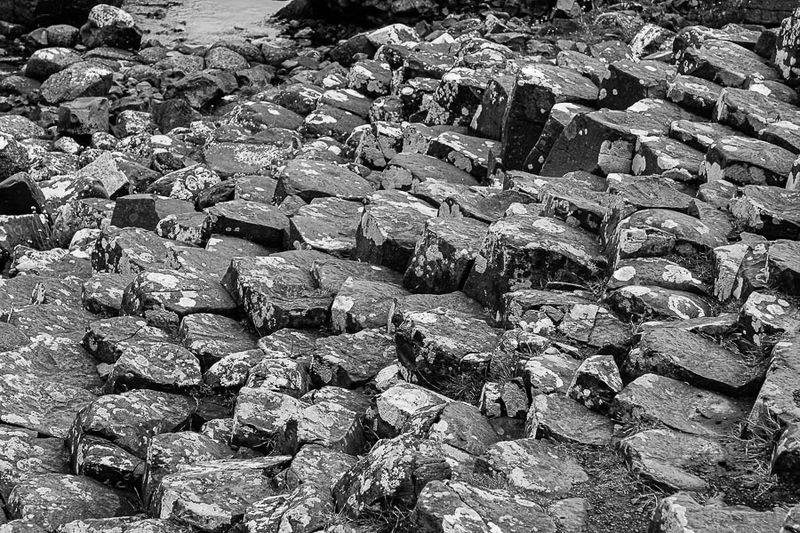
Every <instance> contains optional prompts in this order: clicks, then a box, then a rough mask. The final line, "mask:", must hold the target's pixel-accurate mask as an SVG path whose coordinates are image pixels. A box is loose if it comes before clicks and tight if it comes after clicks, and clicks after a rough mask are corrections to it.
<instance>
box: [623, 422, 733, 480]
mask: <svg viewBox="0 0 800 533" xmlns="http://www.w3.org/2000/svg"><path fill="white" fill-rule="evenodd" d="M619 453H620V454H621V455H622V457H624V458H625V462H626V463H627V465H628V468H629V469H630V470H631V471H632V472H634V473H636V474H637V475H639V476H642V477H644V478H645V479H647V480H648V481H650V482H652V483H655V484H657V485H659V486H662V487H666V488H667V489H669V490H697V491H701V490H705V489H706V488H707V487H708V484H707V483H706V482H705V481H704V480H703V478H702V476H701V475H698V473H699V474H702V473H703V471H705V472H706V473H709V474H712V473H716V472H717V471H718V470H719V469H720V468H722V466H721V465H722V464H723V463H724V461H725V460H726V454H725V451H724V449H723V448H722V446H721V445H720V444H719V443H717V442H715V441H713V440H709V439H705V438H703V437H698V436H696V435H688V434H686V433H681V432H679V431H673V430H671V429H648V430H645V431H642V432H640V433H637V434H635V435H631V436H630V437H625V438H624V439H622V440H621V441H620V444H619Z"/></svg>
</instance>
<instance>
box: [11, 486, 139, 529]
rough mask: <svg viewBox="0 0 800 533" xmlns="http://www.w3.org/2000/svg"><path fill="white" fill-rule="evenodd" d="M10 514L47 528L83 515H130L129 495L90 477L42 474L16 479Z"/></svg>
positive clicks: (132, 508)
mask: <svg viewBox="0 0 800 533" xmlns="http://www.w3.org/2000/svg"><path fill="white" fill-rule="evenodd" d="M8 510H9V514H10V515H11V517H12V518H23V517H24V518H26V519H29V520H31V521H33V522H35V523H38V524H41V526H42V527H44V528H45V529H46V530H48V531H55V530H57V529H58V528H59V527H60V526H62V525H64V524H66V523H68V522H72V521H73V520H77V519H82V518H106V517H112V516H124V515H130V514H133V513H134V512H135V507H134V504H133V502H132V500H131V499H130V498H128V497H127V496H126V495H124V494H123V493H120V492H118V491H115V490H114V489H111V488H109V487H107V486H105V485H103V484H101V483H99V482H97V481H95V480H93V479H89V478H86V477H81V476H71V475H66V474H41V475H38V476H32V477H31V478H29V479H27V480H25V481H23V482H22V483H19V484H18V485H17V486H16V487H15V488H14V490H13V491H12V492H11V495H10V496H9V499H8Z"/></svg>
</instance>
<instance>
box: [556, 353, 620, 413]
mask: <svg viewBox="0 0 800 533" xmlns="http://www.w3.org/2000/svg"><path fill="white" fill-rule="evenodd" d="M621 390H622V378H621V377H620V374H619V369H618V368H617V364H616V363H615V362H614V358H613V357H611V356H609V355H593V356H591V357H587V358H586V359H584V360H583V362H582V363H581V364H580V366H579V367H578V369H577V370H576V371H575V375H574V376H573V378H572V382H571V383H570V385H569V389H568V390H567V395H568V396H570V397H571V398H573V399H575V400H577V401H579V402H580V403H582V404H584V405H585V406H586V407H588V408H590V409H594V410H595V411H599V412H601V413H606V412H608V410H609V408H610V406H611V403H612V402H613V400H614V396H616V394H617V393H618V392H619V391H621Z"/></svg>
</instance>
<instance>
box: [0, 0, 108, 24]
mask: <svg viewBox="0 0 800 533" xmlns="http://www.w3.org/2000/svg"><path fill="white" fill-rule="evenodd" d="M101 3H102V4H111V5H114V6H120V5H122V0H0V20H5V21H9V22H17V23H20V24H25V25H29V26H32V27H36V26H37V25H38V26H47V25H48V24H74V25H76V26H77V25H79V24H83V23H84V22H86V17H87V15H88V14H89V11H90V10H91V9H92V7H94V6H96V5H97V4H101Z"/></svg>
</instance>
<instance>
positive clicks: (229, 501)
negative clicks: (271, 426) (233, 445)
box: [153, 456, 291, 532]
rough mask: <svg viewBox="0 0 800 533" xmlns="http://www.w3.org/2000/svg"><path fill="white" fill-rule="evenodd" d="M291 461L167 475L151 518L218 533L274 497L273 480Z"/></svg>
mask: <svg viewBox="0 0 800 533" xmlns="http://www.w3.org/2000/svg"><path fill="white" fill-rule="evenodd" d="M290 461H291V458H290V457H285V456H275V457H263V458H258V459H224V460H217V461H207V462H203V463H198V464H195V465H192V466H188V467H185V468H184V469H182V470H181V471H180V472H176V473H172V474H168V475H166V476H164V478H163V479H162V480H161V485H159V487H158V489H157V491H156V493H155V495H154V497H153V498H154V514H155V515H156V516H157V517H159V518H161V519H172V520H176V521H177V522H179V523H182V524H186V525H188V526H192V527H194V528H197V529H199V530H201V531H208V532H221V531H224V530H225V529H227V528H229V527H230V526H231V525H233V524H234V523H235V522H237V521H239V520H240V519H241V518H242V517H243V516H244V513H245V511H246V510H247V508H248V507H250V506H251V505H252V504H254V503H255V502H257V501H258V500H260V499H262V498H264V497H266V496H270V495H272V494H275V488H274V487H275V485H274V483H275V482H274V477H275V476H276V475H277V474H279V473H280V471H281V470H283V469H284V468H285V467H286V466H288V464H289V462H290Z"/></svg>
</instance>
